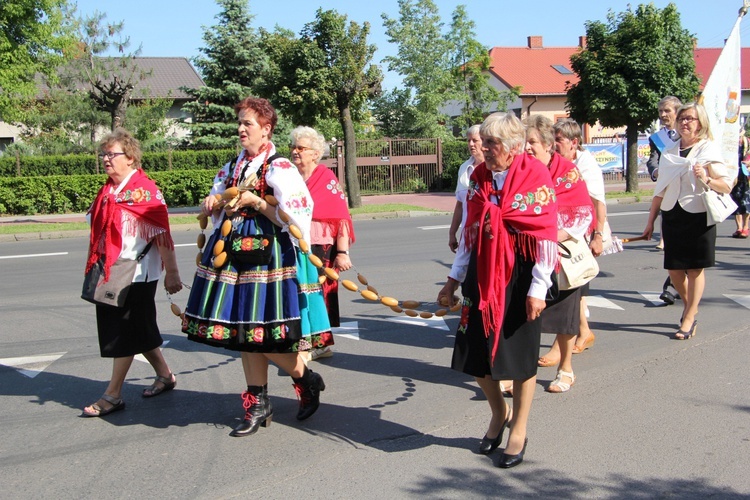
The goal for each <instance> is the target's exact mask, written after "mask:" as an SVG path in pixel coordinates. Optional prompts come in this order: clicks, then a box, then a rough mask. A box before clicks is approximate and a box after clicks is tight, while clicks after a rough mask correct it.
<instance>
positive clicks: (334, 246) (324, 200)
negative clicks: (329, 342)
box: [290, 127, 354, 360]
mask: <svg viewBox="0 0 750 500" xmlns="http://www.w3.org/2000/svg"><path fill="white" fill-rule="evenodd" d="M290 150H291V151H290V152H291V156H292V162H293V163H294V164H295V165H296V166H297V170H299V173H300V174H301V175H302V178H303V179H304V180H305V183H306V184H307V189H308V190H309V191H310V196H312V199H313V214H312V225H311V227H310V240H311V241H310V246H311V250H312V252H313V253H314V254H315V255H317V256H318V257H319V258H320V260H322V261H323V264H324V266H325V267H330V268H333V269H338V270H340V271H346V270H347V269H350V268H351V267H352V261H351V257H350V256H349V248H350V247H351V245H352V244H353V243H354V226H353V225H352V217H351V215H350V214H349V208H348V206H347V202H346V196H345V195H344V191H343V190H342V189H341V185H340V184H339V181H338V179H336V176H335V175H334V174H333V172H332V171H331V170H330V169H329V168H328V167H326V166H325V165H321V164H319V163H318V162H319V161H320V159H321V158H322V157H323V156H325V155H326V152H327V151H328V144H327V143H326V141H325V138H324V137H323V135H322V134H320V133H319V132H317V131H316V130H315V129H313V128H310V127H297V128H295V129H294V130H292V132H291V144H290ZM323 297H324V298H325V302H326V308H327V309H328V319H329V321H330V323H331V326H332V327H333V326H340V324H341V315H340V313H339V296H338V281H335V280H332V279H330V278H326V280H325V281H324V282H323ZM332 355H333V351H332V350H331V348H330V346H326V347H322V348H319V349H314V350H312V351H310V353H309V359H311V360H315V359H320V358H327V357H329V356H332Z"/></svg>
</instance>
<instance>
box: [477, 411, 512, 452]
mask: <svg viewBox="0 0 750 500" xmlns="http://www.w3.org/2000/svg"><path fill="white" fill-rule="evenodd" d="M510 417H511V409H510V406H507V405H506V409H505V422H503V426H502V427H500V432H499V433H498V434H497V437H496V438H494V439H491V438H488V437H487V434H485V435H484V437H483V438H482V442H481V443H479V453H480V454H482V455H489V454H490V453H492V452H493V451H495V450H496V449H497V447H498V446H500V443H501V442H502V441H503V433H504V432H505V428H506V427H508V425H510Z"/></svg>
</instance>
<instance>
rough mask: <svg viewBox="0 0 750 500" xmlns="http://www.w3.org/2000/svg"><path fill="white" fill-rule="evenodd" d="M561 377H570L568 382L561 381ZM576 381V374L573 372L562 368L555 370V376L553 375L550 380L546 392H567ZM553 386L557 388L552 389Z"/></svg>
mask: <svg viewBox="0 0 750 500" xmlns="http://www.w3.org/2000/svg"><path fill="white" fill-rule="evenodd" d="M563 377H568V378H569V379H570V383H568V382H563V380H562V379H563ZM575 383H576V376H575V375H574V374H573V372H564V371H562V370H558V371H557V377H555V380H553V381H552V382H550V384H549V386H547V392H552V393H555V394H558V393H561V392H568V391H569V390H570V388H571V387H573V385H574V384H575ZM553 387H555V388H557V389H558V390H555V391H552V390H550V389H552V388H553Z"/></svg>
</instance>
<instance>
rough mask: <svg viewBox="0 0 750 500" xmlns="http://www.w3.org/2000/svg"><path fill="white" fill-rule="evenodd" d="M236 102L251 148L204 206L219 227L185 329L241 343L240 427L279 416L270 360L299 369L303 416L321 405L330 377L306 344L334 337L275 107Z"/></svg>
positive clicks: (302, 198) (203, 338)
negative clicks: (318, 369)
mask: <svg viewBox="0 0 750 500" xmlns="http://www.w3.org/2000/svg"><path fill="white" fill-rule="evenodd" d="M234 109H235V112H236V113H237V134H238V136H239V142H240V145H241V146H242V151H241V152H240V155H239V157H238V158H237V159H236V160H235V161H232V162H230V163H228V164H227V165H225V166H224V167H223V168H222V169H221V170H219V173H218V174H217V175H216V178H215V179H214V184H213V186H212V188H211V193H210V194H209V196H207V197H206V199H205V200H204V202H203V204H202V206H201V209H202V213H203V214H205V215H206V216H211V217H212V221H213V226H214V228H216V229H215V231H214V233H213V235H212V236H211V237H210V238H209V240H208V242H207V243H206V246H205V248H204V252H203V256H202V259H201V261H200V263H199V264H198V269H197V271H196V274H195V279H194V281H193V287H192V290H191V293H190V298H189V299H188V306H187V309H186V311H185V318H184V320H183V323H182V331H183V332H185V333H187V335H188V338H189V339H190V340H193V341H196V342H202V343H204V344H208V345H211V346H215V347H222V348H226V349H231V350H234V351H240V352H241V357H242V368H243V370H244V375H245V382H246V384H247V390H246V391H245V392H243V393H242V405H243V408H244V409H245V413H244V416H243V419H242V421H241V422H240V423H239V425H237V426H236V427H235V428H234V430H233V431H232V433H231V435H232V436H238V437H240V436H249V435H251V434H253V433H255V432H256V431H257V430H258V427H261V426H263V427H266V426H267V425H268V424H270V422H271V416H272V415H273V407H272V406H271V401H270V399H269V396H268V365H269V362H273V363H274V364H276V365H278V366H279V367H280V368H281V369H283V370H284V371H285V372H287V373H288V374H289V375H291V376H292V379H293V381H294V384H293V385H294V388H295V391H296V392H297V396H298V397H299V399H300V404H299V411H298V413H297V419H298V420H304V419H306V418H308V417H310V416H312V414H313V413H315V412H316V411H317V409H318V406H319V405H320V391H322V390H324V389H325V384H324V383H323V378H322V377H321V376H320V375H319V374H317V373H313V372H312V371H311V370H308V369H307V367H306V366H305V363H304V360H303V358H302V357H301V356H300V353H301V352H304V351H308V350H310V349H314V348H317V347H325V346H327V345H329V344H331V343H332V338H331V333H330V330H331V327H330V326H329V324H328V316H327V315H326V309H325V303H324V302H323V293H322V290H321V286H320V284H319V283H318V272H317V269H316V268H315V266H313V265H312V263H310V261H309V259H308V257H307V255H306V254H305V253H303V252H302V251H301V250H300V249H299V240H297V238H295V237H294V236H293V235H292V234H291V233H292V232H294V230H293V229H291V225H292V224H293V225H294V226H296V227H297V228H298V229H299V230H300V232H301V235H302V239H304V240H305V241H308V242H309V241H310V236H309V235H310V220H311V218H312V211H313V203H312V199H311V197H310V192H309V191H308V189H307V186H305V182H304V181H303V180H302V177H301V176H300V174H299V172H298V171H297V169H296V168H295V166H294V165H293V164H292V163H291V162H290V161H289V160H287V159H286V158H282V157H281V155H279V154H277V153H276V147H275V146H274V144H273V142H271V136H272V135H273V131H274V128H275V127H276V122H277V116H276V111H275V110H274V108H273V107H272V106H271V104H270V103H269V102H268V101H267V100H265V99H258V98H252V97H248V98H246V99H243V100H242V101H240V102H239V103H238V104H237V105H236V106H235V108H234ZM228 188H238V189H239V195H238V196H237V197H235V198H232V199H231V201H228V203H226V204H224V203H222V202H220V201H219V200H220V199H221V196H219V198H217V197H216V195H221V194H222V193H224V192H225V191H226V190H227V189H228ZM268 195H273V197H274V198H275V199H276V200H277V201H278V205H277V206H274V205H272V204H271V203H268V201H267V199H266V197H267V196H268ZM282 210H283V212H284V214H282V213H281V211H282ZM225 249H226V251H227V252H230V253H231V255H229V257H228V259H227V254H226V253H223V252H224V250H225ZM223 260H226V262H224V261H223Z"/></svg>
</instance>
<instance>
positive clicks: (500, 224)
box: [438, 113, 557, 468]
mask: <svg viewBox="0 0 750 500" xmlns="http://www.w3.org/2000/svg"><path fill="white" fill-rule="evenodd" d="M479 133H480V136H481V138H482V149H483V151H484V163H483V164H481V165H479V166H478V167H477V168H476V169H475V170H474V173H473V174H472V176H471V181H470V186H469V192H468V196H467V212H468V213H467V219H466V228H465V230H464V241H465V244H464V245H460V246H459V247H458V253H459V254H461V253H463V252H467V253H469V259H468V264H467V265H466V266H464V268H463V269H461V272H460V273H459V275H457V276H455V277H453V276H451V277H449V278H448V281H447V282H446V284H445V285H444V286H443V288H442V289H441V290H440V292H439V294H438V301H439V302H441V303H447V302H450V303H452V301H453V295H454V293H455V291H456V290H457V289H458V285H459V284H460V283H461V282H462V283H463V288H462V291H463V296H464V299H463V308H462V311H461V320H460V322H459V326H458V331H457V333H456V341H455V346H454V350H453V361H452V363H451V367H452V368H453V369H454V370H458V371H461V372H463V373H466V374H469V375H472V376H474V378H475V380H476V382H477V384H478V385H479V387H480V388H481V389H482V392H483V393H484V394H485V396H486V397H487V402H488V403H489V405H490V409H491V411H492V418H491V419H490V424H489V427H488V429H487V432H486V434H485V436H484V438H483V439H482V442H481V443H480V446H479V453H482V454H489V453H490V452H492V451H493V450H495V449H496V448H497V447H498V446H499V445H500V443H501V441H502V438H503V431H504V430H505V427H507V426H508V425H510V436H509V437H508V443H507V445H506V447H505V450H504V453H503V455H502V457H501V459H500V462H499V463H498V467H502V468H509V467H515V466H516V465H518V464H520V463H521V462H522V461H523V457H524V453H525V452H526V443H527V441H528V439H527V430H526V427H527V423H528V418H529V413H530V411H531V401H532V399H533V397H534V389H535V384H536V373H537V357H538V353H539V342H540V339H541V326H542V325H541V320H540V315H541V313H542V311H543V310H544V307H545V296H546V294H547V289H548V288H549V287H550V285H551V284H552V281H551V279H550V275H551V273H552V271H553V270H554V267H555V264H556V259H557V247H556V245H557V203H556V201H555V194H554V189H553V182H552V178H551V177H550V173H549V170H548V169H547V166H546V165H544V164H543V163H542V162H540V161H539V160H537V159H536V158H534V157H533V156H530V155H528V154H527V153H525V152H524V147H525V144H526V129H525V128H524V126H523V124H522V123H521V121H520V120H519V119H518V118H517V117H516V116H515V115H513V114H512V113H508V114H501V113H495V114H492V115H490V116H488V117H487V119H486V120H485V121H484V123H482V126H481V128H480V131H479ZM459 257H460V255H457V259H458V258H459ZM504 379H511V380H513V409H512V415H513V416H512V418H511V408H510V407H509V405H508V404H507V403H505V400H504V399H503V395H502V390H501V388H500V380H504Z"/></svg>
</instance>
